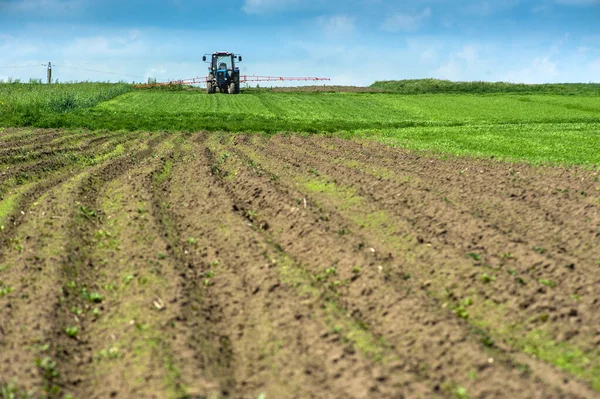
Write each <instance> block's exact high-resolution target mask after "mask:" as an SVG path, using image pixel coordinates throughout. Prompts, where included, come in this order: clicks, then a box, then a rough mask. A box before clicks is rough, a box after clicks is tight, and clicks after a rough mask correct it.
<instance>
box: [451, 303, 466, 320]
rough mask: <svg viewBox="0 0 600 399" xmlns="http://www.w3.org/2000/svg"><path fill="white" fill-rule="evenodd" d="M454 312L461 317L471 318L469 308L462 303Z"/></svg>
mask: <svg viewBox="0 0 600 399" xmlns="http://www.w3.org/2000/svg"><path fill="white" fill-rule="evenodd" d="M454 313H456V315H457V316H458V317H460V318H461V319H465V320H466V319H468V318H469V312H467V309H466V308H465V307H464V306H462V305H461V306H459V307H457V308H456V309H454Z"/></svg>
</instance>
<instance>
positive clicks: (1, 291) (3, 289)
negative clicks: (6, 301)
mask: <svg viewBox="0 0 600 399" xmlns="http://www.w3.org/2000/svg"><path fill="white" fill-rule="evenodd" d="M14 290H15V289H14V288H13V287H9V286H8V285H4V283H3V282H2V281H0V298H2V297H3V296H5V295H8V294H10V293H11V292H13V291H14Z"/></svg>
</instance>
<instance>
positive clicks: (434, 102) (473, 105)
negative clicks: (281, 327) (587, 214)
mask: <svg viewBox="0 0 600 399" xmlns="http://www.w3.org/2000/svg"><path fill="white" fill-rule="evenodd" d="M411 82H412V83H411ZM417 82H418V81H417ZM427 82H428V83H427ZM439 82H440V81H435V82H434V83H432V82H430V81H425V83H423V82H421V83H419V87H420V88H421V89H423V87H426V88H427V90H429V91H430V92H431V91H432V90H433V88H435V87H438V86H440V85H441V86H443V89H440V91H441V92H442V93H439V94H431V93H429V94H397V93H390V92H381V93H377V92H376V93H353V92H336V93H325V92H314V93H311V92H303V93H294V92H291V93H290V92H271V91H269V90H247V91H246V92H244V93H242V94H241V95H237V96H228V95H214V96H208V95H206V94H204V92H203V91H200V90H198V91H196V90H183V89H179V90H133V88H132V87H131V86H128V85H123V84H120V85H110V84H94V83H84V84H72V85H68V84H63V85H54V86H45V85H28V84H2V85H0V112H1V114H0V126H5V127H7V126H34V127H46V128H62V127H65V128H86V129H92V130H128V131H139V130H142V131H156V130H168V131H200V130H211V131H230V132H265V133H276V132H306V133H335V134H338V135H341V136H343V137H357V136H358V137H368V138H372V139H375V140H380V141H382V142H384V143H386V144H389V145H398V146H402V147H406V148H410V149H415V150H431V151H442V152H448V153H452V154H457V155H475V156H481V157H492V156H493V157H495V158H498V159H506V160H519V161H520V160H522V161H528V162H531V163H562V164H582V165H597V164H600V152H599V151H597V148H599V147H600V125H599V122H600V101H598V96H596V95H594V93H595V90H596V89H597V87H596V85H588V86H586V85H572V86H564V85H562V86H561V85H550V86H548V87H546V86H543V85H538V86H525V85H512V86H511V85H508V86H507V85H497V87H496V86H489V85H488V86H485V85H483V86H482V85H481V84H476V83H474V84H471V86H465V85H466V84H455V86H452V85H450V86H449V85H448V84H445V83H443V82H442V83H439ZM426 83H427V84H426ZM411 84H412V86H411ZM392 86H393V85H392V84H391V83H390V82H380V83H376V84H374V87H387V88H388V89H389V88H390V87H392ZM394 87H396V88H397V90H404V91H405V92H410V90H406V89H402V87H412V88H414V87H415V83H414V81H407V82H404V83H402V84H401V83H398V82H396V86H394ZM398 87H400V89H398ZM478 87H479V88H480V89H481V87H484V88H485V90H486V93H485V94H471V93H470V91H474V90H475V89H473V88H478ZM507 87H508V88H507ZM523 87H525V88H527V90H529V92H530V93H535V94H523V93H522V91H523V90H524V89H523ZM565 87H567V89H565ZM511 88H512V89H513V92H508V93H507V92H506V91H510V90H509V89H511ZM411 90H412V89H411ZM461 90H462V91H463V92H460V93H454V94H453V93H450V92H451V91H455V92H458V91H461ZM481 90H483V89H481ZM494 90H495V92H491V93H489V91H494ZM565 90H566V91H567V92H568V93H569V95H564V94H555V93H562V92H565ZM573 93H577V94H573Z"/></svg>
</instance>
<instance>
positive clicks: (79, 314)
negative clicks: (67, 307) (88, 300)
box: [71, 306, 83, 316]
mask: <svg viewBox="0 0 600 399" xmlns="http://www.w3.org/2000/svg"><path fill="white" fill-rule="evenodd" d="M71 313H74V314H76V315H77V316H81V315H82V314H83V309H81V308H78V307H75V306H73V307H72V308H71Z"/></svg>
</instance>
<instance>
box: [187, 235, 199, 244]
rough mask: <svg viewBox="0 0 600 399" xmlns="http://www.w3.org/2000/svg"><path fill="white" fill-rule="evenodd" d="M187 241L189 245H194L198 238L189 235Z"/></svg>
mask: <svg viewBox="0 0 600 399" xmlns="http://www.w3.org/2000/svg"><path fill="white" fill-rule="evenodd" d="M187 243H188V244H190V245H196V244H198V240H196V239H195V238H194V237H190V238H188V239H187Z"/></svg>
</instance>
